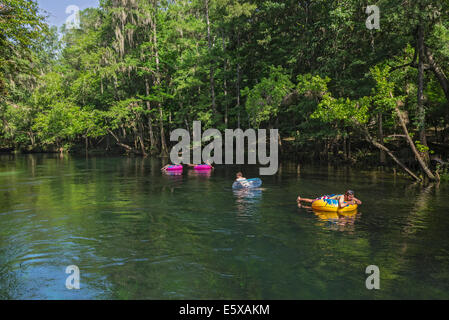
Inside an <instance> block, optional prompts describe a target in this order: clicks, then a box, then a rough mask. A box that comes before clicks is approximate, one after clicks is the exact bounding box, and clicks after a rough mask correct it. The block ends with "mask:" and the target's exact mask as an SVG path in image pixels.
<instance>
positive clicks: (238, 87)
mask: <svg viewBox="0 0 449 320" xmlns="http://www.w3.org/2000/svg"><path fill="white" fill-rule="evenodd" d="M239 47H240V33H239V31H238V30H237V48H239ZM238 59H239V57H237V128H240V64H239V62H238Z"/></svg>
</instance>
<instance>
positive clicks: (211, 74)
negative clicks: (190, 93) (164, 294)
mask: <svg viewBox="0 0 449 320" xmlns="http://www.w3.org/2000/svg"><path fill="white" fill-rule="evenodd" d="M204 4H205V7H206V23H207V42H208V45H209V63H210V68H209V78H210V94H211V98H212V111H213V113H214V115H215V114H216V113H217V106H216V104H215V80H214V73H215V71H214V66H213V63H214V61H213V59H212V57H211V54H212V39H211V34H210V21H209V0H204Z"/></svg>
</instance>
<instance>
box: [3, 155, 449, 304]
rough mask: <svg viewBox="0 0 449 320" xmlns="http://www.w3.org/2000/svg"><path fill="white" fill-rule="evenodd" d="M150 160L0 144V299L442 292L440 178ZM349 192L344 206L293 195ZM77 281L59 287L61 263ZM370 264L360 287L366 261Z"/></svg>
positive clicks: (444, 199)
mask: <svg viewBox="0 0 449 320" xmlns="http://www.w3.org/2000/svg"><path fill="white" fill-rule="evenodd" d="M161 166H162V163H161V161H160V160H159V159H142V158H127V157H89V158H86V157H75V156H64V157H63V158H60V157H59V155H20V156H19V155H16V156H13V155H2V156H0V298H2V299H448V298H449V233H448V230H449V201H448V196H449V186H448V185H447V184H446V185H444V184H441V185H431V186H428V187H422V186H418V185H413V184H411V183H410V181H409V180H407V179H406V178H399V177H394V176H393V175H389V174H385V173H382V172H380V171H368V170H367V171H363V170H355V169H351V168H347V167H346V168H343V167H342V168H336V167H327V166H326V167H315V166H302V167H301V168H300V172H299V173H298V170H297V167H296V165H293V164H289V163H283V164H282V167H281V170H280V171H279V172H278V174H277V175H274V176H262V177H261V178H262V180H263V185H262V187H263V188H262V189H257V190H251V191H239V192H235V191H233V190H232V189H231V185H232V182H233V180H234V177H235V173H236V172H237V171H240V170H242V171H243V172H244V175H245V176H246V177H247V178H250V177H257V176H259V175H258V168H257V167H256V166H237V165H234V166H217V168H216V169H215V170H214V171H213V172H212V173H211V174H210V175H205V174H198V173H195V171H193V170H187V169H184V172H183V175H173V176H169V175H162V174H161V171H160V168H161ZM348 188H350V189H352V190H354V191H355V192H356V197H357V198H359V199H361V200H362V201H363V205H362V206H360V208H359V210H358V213H357V214H356V215H347V216H339V217H338V216H333V215H328V216H327V215H322V214H321V215H320V214H316V213H314V212H313V211H310V210H308V209H305V208H298V207H297V205H296V197H297V196H298V194H300V195H301V196H303V197H316V196H319V195H322V194H329V193H342V192H344V191H345V190H346V189H348ZM69 265H76V266H78V267H79V269H80V289H79V290H68V289H67V288H66V278H67V277H68V276H69V275H68V274H66V273H65V271H66V267H67V266H69ZM369 265H376V266H378V267H379V270H380V289H379V290H368V289H367V288H366V286H365V280H366V278H367V277H368V276H369V275H368V274H366V273H365V269H366V267H367V266H369Z"/></svg>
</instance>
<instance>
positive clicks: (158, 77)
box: [153, 2, 168, 157]
mask: <svg viewBox="0 0 449 320" xmlns="http://www.w3.org/2000/svg"><path fill="white" fill-rule="evenodd" d="M154 9H155V19H154V21H153V42H154V46H153V47H154V55H155V58H156V86H157V87H159V86H160V85H161V75H160V72H159V51H158V46H157V28H156V24H157V19H156V15H157V2H155V4H154ZM158 108H159V128H160V135H161V156H163V157H167V156H168V148H167V143H166V141H165V130H164V119H163V111H162V104H161V103H160V102H158Z"/></svg>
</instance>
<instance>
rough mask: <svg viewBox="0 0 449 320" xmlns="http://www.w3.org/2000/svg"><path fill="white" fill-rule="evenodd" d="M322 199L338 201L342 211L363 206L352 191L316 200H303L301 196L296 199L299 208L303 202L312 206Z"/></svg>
mask: <svg viewBox="0 0 449 320" xmlns="http://www.w3.org/2000/svg"><path fill="white" fill-rule="evenodd" d="M321 199H335V200H338V207H339V208H340V209H343V208H344V207H347V206H350V205H354V204H358V205H360V204H362V201H360V200H359V199H357V198H356V197H354V191H352V190H348V191H346V192H345V194H336V195H330V196H329V195H325V196H321V197H319V198H316V199H307V198H301V197H300V196H298V198H297V199H296V202H298V206H301V201H303V202H306V203H310V204H312V203H313V202H314V201H316V200H321Z"/></svg>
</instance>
